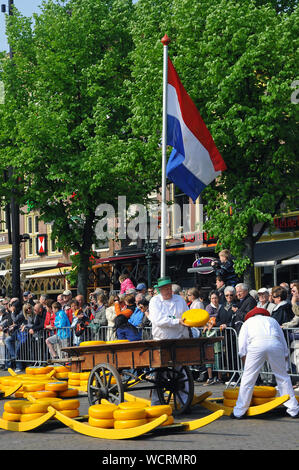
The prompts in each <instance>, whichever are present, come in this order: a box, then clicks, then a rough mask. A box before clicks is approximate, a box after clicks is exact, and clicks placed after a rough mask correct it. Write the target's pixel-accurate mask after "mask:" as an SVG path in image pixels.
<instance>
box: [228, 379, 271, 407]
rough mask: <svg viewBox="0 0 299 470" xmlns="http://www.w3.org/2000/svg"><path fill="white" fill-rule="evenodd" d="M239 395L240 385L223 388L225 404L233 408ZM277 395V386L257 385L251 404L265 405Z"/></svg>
mask: <svg viewBox="0 0 299 470" xmlns="http://www.w3.org/2000/svg"><path fill="white" fill-rule="evenodd" d="M238 395H239V387H236V388H230V389H226V390H223V405H224V406H229V407H230V408H233V407H234V406H235V405H236V401H237V398H238ZM275 396H276V388H275V387H268V386H258V385H256V386H255V387H254V389H253V393H252V399H251V403H250V406H257V405H263V404H264V403H267V402H269V401H271V400H274V398H275Z"/></svg>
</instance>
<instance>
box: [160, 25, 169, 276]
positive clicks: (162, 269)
mask: <svg viewBox="0 0 299 470" xmlns="http://www.w3.org/2000/svg"><path fill="white" fill-rule="evenodd" d="M161 42H162V44H163V126H162V201H161V265H160V277H164V276H165V274H166V228H167V204H166V202H167V201H166V163H167V82H168V44H169V43H170V39H169V37H168V36H167V34H165V36H164V37H163V38H162V39H161Z"/></svg>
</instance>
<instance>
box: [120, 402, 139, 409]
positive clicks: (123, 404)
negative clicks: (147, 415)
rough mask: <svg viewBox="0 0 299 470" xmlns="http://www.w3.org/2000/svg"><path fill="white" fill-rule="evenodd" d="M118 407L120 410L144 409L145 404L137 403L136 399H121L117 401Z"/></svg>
mask: <svg viewBox="0 0 299 470" xmlns="http://www.w3.org/2000/svg"><path fill="white" fill-rule="evenodd" d="M118 407H119V408H120V409H121V410H132V409H134V410H138V409H139V410H140V409H142V410H144V409H145V408H146V406H145V405H144V404H143V403H137V402H136V401H123V402H121V403H119V405H118Z"/></svg>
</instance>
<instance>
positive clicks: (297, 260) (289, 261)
mask: <svg viewBox="0 0 299 470" xmlns="http://www.w3.org/2000/svg"><path fill="white" fill-rule="evenodd" d="M281 264H282V265H283V266H290V265H292V264H299V255H298V256H294V258H290V259H285V260H283V261H282V262H281Z"/></svg>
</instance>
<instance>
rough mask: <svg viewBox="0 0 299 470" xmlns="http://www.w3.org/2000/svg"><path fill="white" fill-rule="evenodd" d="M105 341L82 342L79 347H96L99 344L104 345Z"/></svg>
mask: <svg viewBox="0 0 299 470" xmlns="http://www.w3.org/2000/svg"><path fill="white" fill-rule="evenodd" d="M105 343H106V341H82V342H81V343H80V344H79V346H98V345H99V344H105Z"/></svg>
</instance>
